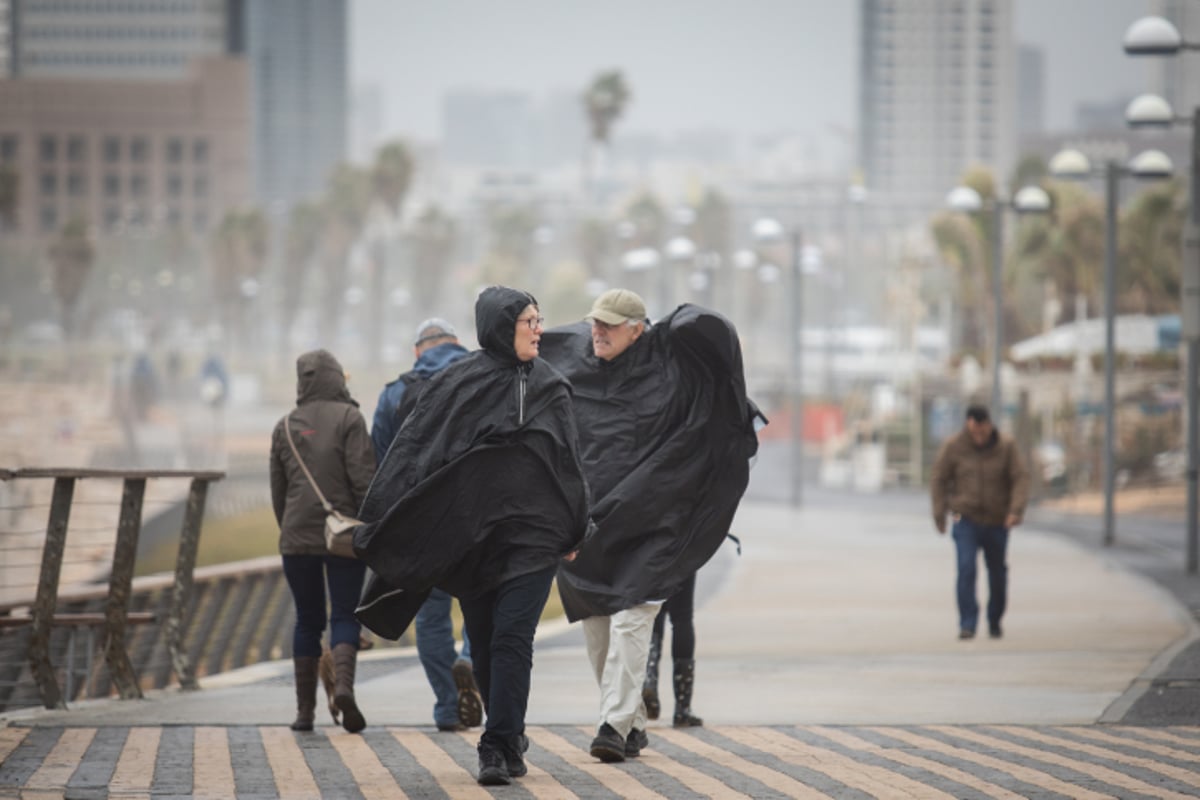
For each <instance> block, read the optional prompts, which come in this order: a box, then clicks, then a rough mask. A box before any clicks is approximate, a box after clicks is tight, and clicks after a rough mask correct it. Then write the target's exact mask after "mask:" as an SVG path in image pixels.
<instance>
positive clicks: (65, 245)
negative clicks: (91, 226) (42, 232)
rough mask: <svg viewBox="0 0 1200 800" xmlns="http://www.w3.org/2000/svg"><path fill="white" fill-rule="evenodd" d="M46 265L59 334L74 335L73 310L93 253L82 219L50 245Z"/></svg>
mask: <svg viewBox="0 0 1200 800" xmlns="http://www.w3.org/2000/svg"><path fill="white" fill-rule="evenodd" d="M49 255H50V263H51V265H52V266H53V268H54V273H53V275H52V278H51V283H52V285H53V287H54V294H55V296H57V297H58V304H59V309H60V312H61V314H62V328H63V333H64V334H65V335H66V336H67V338H68V339H70V338H73V337H74V334H75V324H74V323H75V308H76V306H77V305H78V304H79V297H80V295H81V294H82V293H83V287H84V285H85V284H86V283H87V278H88V274H89V273H90V272H91V270H92V264H93V263H94V262H95V259H96V249H95V247H93V246H92V242H91V238H90V237H89V236H88V227H87V223H85V222H84V221H83V220H82V219H72V220H69V221H68V222H67V223H66V224H65V225H64V226H63V227H62V230H61V231H59V233H58V236H57V237H56V238H55V239H54V241H52V242H51V243H50V250H49Z"/></svg>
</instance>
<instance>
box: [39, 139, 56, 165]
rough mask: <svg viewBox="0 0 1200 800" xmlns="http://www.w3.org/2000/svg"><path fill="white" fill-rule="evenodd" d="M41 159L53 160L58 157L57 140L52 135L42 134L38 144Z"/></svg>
mask: <svg viewBox="0 0 1200 800" xmlns="http://www.w3.org/2000/svg"><path fill="white" fill-rule="evenodd" d="M38 151H39V152H40V153H41V154H42V161H54V160H56V159H57V158H58V140H57V139H55V138H54V137H53V136H43V137H42V140H41V143H40V144H39V146H38Z"/></svg>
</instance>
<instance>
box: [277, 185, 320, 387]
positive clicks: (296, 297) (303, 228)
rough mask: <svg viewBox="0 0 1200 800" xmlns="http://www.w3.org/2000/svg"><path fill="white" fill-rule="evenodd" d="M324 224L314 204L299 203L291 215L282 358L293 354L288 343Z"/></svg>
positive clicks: (285, 263)
mask: <svg viewBox="0 0 1200 800" xmlns="http://www.w3.org/2000/svg"><path fill="white" fill-rule="evenodd" d="M323 224H324V221H323V220H322V218H321V207H320V206H318V205H317V204H315V203H309V202H302V203H298V204H296V205H295V206H293V207H292V210H291V213H290V214H288V221H287V230H286V232H285V234H284V240H283V286H282V287H281V288H282V291H281V293H280V301H281V308H280V315H279V318H280V322H281V325H280V330H281V333H282V335H281V336H280V337H279V339H280V347H281V355H283V356H286V355H287V354H288V353H289V352H290V348H289V345H288V341H289V339H290V338H291V331H292V325H293V323H294V322H295V320H296V314H297V312H298V311H299V310H300V303H301V300H302V298H303V297H304V283H305V281H306V280H307V279H308V273H309V271H310V270H311V267H312V263H313V259H314V258H316V256H317V251H318V247H319V245H320V242H321V229H322V226H323ZM285 360H286V359H285ZM281 363H283V362H281Z"/></svg>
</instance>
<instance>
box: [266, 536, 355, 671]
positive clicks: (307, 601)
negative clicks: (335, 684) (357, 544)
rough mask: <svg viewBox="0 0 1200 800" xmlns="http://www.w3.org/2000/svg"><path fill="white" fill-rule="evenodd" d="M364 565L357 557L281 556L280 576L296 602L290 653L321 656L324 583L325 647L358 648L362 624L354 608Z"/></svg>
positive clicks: (323, 620) (323, 621) (323, 631)
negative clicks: (345, 646)
mask: <svg viewBox="0 0 1200 800" xmlns="http://www.w3.org/2000/svg"><path fill="white" fill-rule="evenodd" d="M366 569H367V566H366V564H364V563H363V562H361V561H359V560H358V559H357V558H342V557H341V556H333V555H325V556H284V557H283V576H284V577H285V578H287V582H288V588H289V589H291V590H292V601H293V602H294V603H295V604H296V628H295V631H294V632H293V633H292V655H294V656H298V657H304V656H311V657H314V658H316V657H319V656H320V655H321V636H322V635H323V634H324V633H325V586H326V583H328V585H329V648H330V649H331V650H332V649H333V648H334V647H336V646H337V645H339V644H353V645H354V647H355V649H358V634H359V632H360V631H361V630H362V626H361V625H359V624H358V620H356V619H355V618H354V609H355V608H356V607H357V606H358V598H359V596H360V595H361V594H362V585H363V575H364V574H365V573H366Z"/></svg>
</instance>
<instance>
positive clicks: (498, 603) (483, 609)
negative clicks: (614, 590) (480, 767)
mask: <svg viewBox="0 0 1200 800" xmlns="http://www.w3.org/2000/svg"><path fill="white" fill-rule="evenodd" d="M557 571H558V565H557V564H555V565H553V566H551V567H548V568H546V569H544V570H542V571H540V572H531V573H529V574H527V575H520V576H518V577H516V578H512V579H511V580H508V581H505V582H504V583H502V584H500V585H499V586H497V587H496V588H495V589H492V590H491V591H490V592H485V593H484V594H482V595H479V596H477V597H470V598H467V599H465V600H464V599H462V598H460V599H459V604H460V605H461V606H462V612H463V620H464V622H465V623H466V627H467V630H469V631H470V632H471V647H472V648H474V667H475V682H476V683H478V684H479V693H480V694H481V695H483V707H484V709H485V710H486V711H487V723H486V724H485V725H484V729H483V736H481V737H480V738H479V744H480V746H482V747H490V748H492V749H497V750H500V751H501V752H503V753H506V754H508V755H520V753H521V752H522V751H523V748H522V747H521V741H520V740H521V736H522V735H523V734H524V733H525V711H526V709H527V708H528V706H529V681H530V673H532V671H533V634H534V633H535V632H536V631H537V626H538V620H539V619H540V618H541V616H542V609H543V608H545V607H546V598H548V597H549V596H550V584H551V582H552V581H553V580H554V574H555V572H557Z"/></svg>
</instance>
